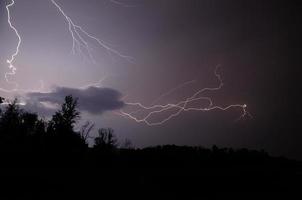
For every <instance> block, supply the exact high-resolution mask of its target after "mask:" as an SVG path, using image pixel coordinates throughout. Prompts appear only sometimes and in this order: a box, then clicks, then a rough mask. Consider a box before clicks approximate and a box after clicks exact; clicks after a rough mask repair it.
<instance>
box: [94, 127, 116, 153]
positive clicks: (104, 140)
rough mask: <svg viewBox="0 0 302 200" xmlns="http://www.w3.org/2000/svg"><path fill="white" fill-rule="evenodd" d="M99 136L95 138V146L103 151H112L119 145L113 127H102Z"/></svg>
mask: <svg viewBox="0 0 302 200" xmlns="http://www.w3.org/2000/svg"><path fill="white" fill-rule="evenodd" d="M98 134H99V135H98V137H96V138H95V139H94V142H95V144H94V148H95V149H96V150H101V151H110V150H113V149H115V148H116V147H117V145H118V144H117V138H116V136H115V135H114V134H113V129H111V128H107V129H105V128H101V129H99V130H98Z"/></svg>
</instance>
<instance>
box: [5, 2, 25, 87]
mask: <svg viewBox="0 0 302 200" xmlns="http://www.w3.org/2000/svg"><path fill="white" fill-rule="evenodd" d="M14 5H15V1H14V0H12V1H11V3H10V4H8V5H6V10H7V23H8V24H9V26H10V28H11V29H12V30H13V31H14V32H15V34H16V36H17V38H18V44H17V47H16V50H15V52H14V53H13V54H12V55H11V57H10V58H9V59H7V60H6V62H7V63H8V64H9V66H8V68H9V69H10V72H7V73H5V80H6V82H7V83H10V84H14V85H15V89H16V88H17V87H18V84H17V83H16V82H12V81H9V78H8V77H9V76H13V75H15V74H16V71H17V68H16V67H15V66H14V62H15V59H16V56H17V55H18V54H19V49H20V45H21V42H22V39H21V36H20V34H19V32H18V30H17V29H16V27H15V26H14V25H13V24H12V22H11V14H10V7H12V6H14Z"/></svg>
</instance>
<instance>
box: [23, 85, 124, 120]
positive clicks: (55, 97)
mask: <svg viewBox="0 0 302 200" xmlns="http://www.w3.org/2000/svg"><path fill="white" fill-rule="evenodd" d="M67 95H72V96H73V97H75V98H78V103H79V109H80V111H84V112H88V113H90V114H95V115H96V114H102V113H103V112H105V111H112V110H116V109H120V108H122V107H123V106H124V102H123V101H122V100H121V93H120V92H119V91H117V90H114V89H111V88H100V87H87V88H84V89H78V88H68V87H56V88H55V89H54V90H53V91H51V92H47V93H41V92H34V93H27V95H26V106H25V107H24V109H26V110H30V111H34V112H37V113H40V114H43V115H48V114H49V113H51V112H53V111H54V110H56V109H57V108H58V105H60V104H62V103H63V102H64V98H65V96H67Z"/></svg>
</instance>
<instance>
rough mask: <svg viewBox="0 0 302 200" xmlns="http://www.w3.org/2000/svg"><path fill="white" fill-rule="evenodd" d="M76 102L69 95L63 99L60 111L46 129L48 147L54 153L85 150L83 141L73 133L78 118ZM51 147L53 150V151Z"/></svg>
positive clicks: (85, 145)
mask: <svg viewBox="0 0 302 200" xmlns="http://www.w3.org/2000/svg"><path fill="white" fill-rule="evenodd" d="M77 105H78V101H77V99H74V98H73V97H72V96H71V95H69V96H66V97H65V102H64V103H63V104H62V107H61V110H59V111H57V112H56V113H55V114H54V115H53V116H52V119H51V120H50V122H49V123H48V127H47V135H48V137H50V138H51V139H50V140H49V141H48V142H50V144H48V146H49V147H50V148H51V149H52V150H55V151H81V150H83V149H85V148H87V144H86V142H85V140H84V139H83V138H82V137H81V135H80V134H79V133H77V132H75V131H74V125H75V123H76V122H77V120H78V119H79V118H80V112H79V111H78V110H77ZM53 147H54V148H55V149H53Z"/></svg>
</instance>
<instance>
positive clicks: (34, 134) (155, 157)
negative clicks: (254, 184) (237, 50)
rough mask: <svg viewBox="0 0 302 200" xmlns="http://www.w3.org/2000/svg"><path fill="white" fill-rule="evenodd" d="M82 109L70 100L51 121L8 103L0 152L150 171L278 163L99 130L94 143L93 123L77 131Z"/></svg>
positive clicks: (0, 122) (1, 114)
mask: <svg viewBox="0 0 302 200" xmlns="http://www.w3.org/2000/svg"><path fill="white" fill-rule="evenodd" d="M1 102H2V99H1ZM1 102H0V103H1ZM77 104H78V101H77V99H76V98H74V97H72V96H66V97H65V101H64V103H63V104H62V105H61V108H60V109H59V110H58V111H57V112H55V114H54V115H53V116H52V117H51V118H50V119H49V120H45V119H43V118H41V117H39V116H38V115H37V114H35V113H31V112H28V111H25V110H22V109H21V108H20V107H19V105H18V103H17V100H15V101H13V102H12V103H10V104H7V106H6V108H5V109H3V111H0V153H3V152H8V153H21V154H24V153H34V154H43V153H45V154H47V155H49V154H56V155H58V154H66V153H72V154H73V155H75V157H76V158H74V159H73V161H74V160H76V161H79V162H82V163H83V164H84V165H86V163H94V164H98V163H99V162H101V163H106V164H110V165H112V164H113V165H115V164H116V165H126V166H148V167H150V166H157V165H161V166H206V165H217V164H219V165H228V164H257V163H260V164H271V163H273V164H274V163H275V162H276V160H277V158H272V157H270V156H269V155H268V154H267V153H266V152H265V151H254V150H248V149H238V150H234V149H232V148H218V147H217V146H213V147H212V148H211V149H207V148H203V147H189V146H175V145H165V146H154V147H147V148H144V149H137V148H133V147H132V144H131V142H130V141H129V140H126V141H125V142H124V143H123V144H122V145H119V141H118V140H117V137H116V136H115V135H114V133H113V129H111V128H101V129H98V131H97V133H98V134H97V137H93V138H92V137H91V135H90V134H91V131H92V130H93V128H94V124H92V123H89V122H88V123H86V124H84V125H83V126H82V127H80V128H78V129H79V130H75V126H76V124H77V122H78V121H79V119H80V112H79V111H78V109H77ZM88 139H93V141H94V143H93V144H92V145H88V141H87V140H88ZM74 153H75V154H74ZM45 159H46V160H48V158H45ZM84 160H85V161H84ZM73 161H72V162H73ZM86 161H88V162H86ZM277 162H278V163H283V162H287V160H286V159H281V158H278V161H277Z"/></svg>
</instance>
